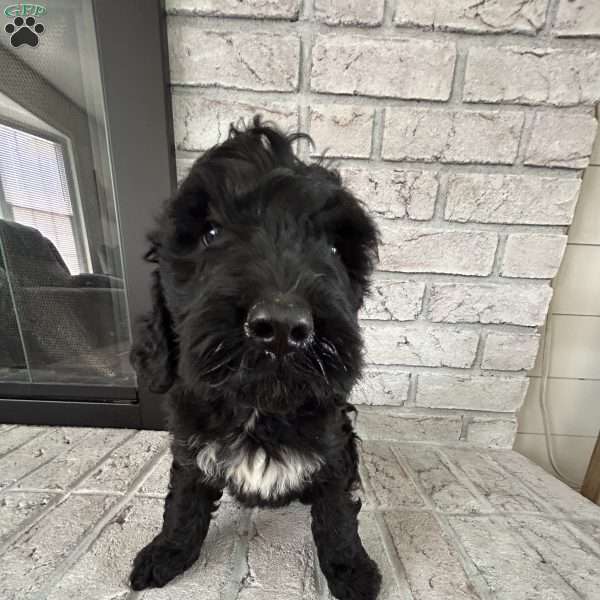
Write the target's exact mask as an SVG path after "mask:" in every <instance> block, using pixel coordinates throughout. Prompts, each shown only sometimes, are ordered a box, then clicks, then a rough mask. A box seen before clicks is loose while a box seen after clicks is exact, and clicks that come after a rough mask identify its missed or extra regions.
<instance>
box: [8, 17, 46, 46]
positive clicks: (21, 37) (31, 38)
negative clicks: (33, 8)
mask: <svg viewBox="0 0 600 600" xmlns="http://www.w3.org/2000/svg"><path fill="white" fill-rule="evenodd" d="M44 29H45V27H44V26H43V25H42V24H41V23H36V22H35V19H34V18H33V17H27V18H26V19H23V17H15V18H14V19H13V22H12V23H9V24H8V25H7V26H6V27H5V28H4V31H6V33H9V34H10V43H11V44H12V45H13V46H14V47H15V48H17V47H18V46H22V45H23V44H27V45H28V46H31V47H32V48H35V47H36V46H37V45H38V44H39V41H40V38H39V35H40V34H42V33H44Z"/></svg>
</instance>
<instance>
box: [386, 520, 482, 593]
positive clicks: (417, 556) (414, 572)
mask: <svg viewBox="0 0 600 600" xmlns="http://www.w3.org/2000/svg"><path fill="white" fill-rule="evenodd" d="M383 518H384V520H385V523H386V525H387V526H388V528H389V530H390V534H391V536H392V540H393V543H394V546H395V548H396V551H397V553H398V556H399V557H400V560H401V561H402V565H403V566H404V571H405V572H406V579H407V581H408V585H409V586H410V591H411V592H412V597H413V598H414V599H415V600H433V599H436V600H442V599H445V598H453V599H454V598H456V599H457V600H458V599H460V600H476V599H478V598H479V595H478V594H477V592H476V591H475V589H474V588H473V585H472V584H471V583H470V581H469V579H468V577H467V574H466V573H465V572H464V570H463V567H462V564H461V558H460V555H459V553H458V550H457V549H456V546H455V545H454V544H453V542H452V541H451V540H450V539H449V538H448V535H447V534H446V533H445V532H444V530H443V529H442V528H441V527H440V525H439V523H438V521H437V519H436V518H435V516H434V515H433V514H430V513H426V512H408V511H406V512H405V511H388V512H386V513H384V515H383Z"/></svg>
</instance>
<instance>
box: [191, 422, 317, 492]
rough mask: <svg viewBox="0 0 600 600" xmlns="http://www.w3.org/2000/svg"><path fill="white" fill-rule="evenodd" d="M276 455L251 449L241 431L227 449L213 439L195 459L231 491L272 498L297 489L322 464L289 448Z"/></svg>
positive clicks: (205, 471)
mask: <svg viewBox="0 0 600 600" xmlns="http://www.w3.org/2000/svg"><path fill="white" fill-rule="evenodd" d="M249 429H250V428H249V427H247V428H246V430H249ZM280 454H281V456H280V458H279V459H274V458H271V457H267V454H266V452H265V451H264V450H263V449H262V448H259V449H258V450H252V451H251V450H250V449H249V448H248V447H247V445H246V443H245V434H242V435H241V436H240V437H239V438H238V439H237V440H236V442H235V443H234V444H232V446H231V447H229V448H222V447H221V446H220V445H219V444H218V443H217V442H213V443H211V444H208V445H206V446H204V447H203V448H201V449H200V452H198V456H197V457H196V462H197V464H198V467H199V468H200V470H201V471H204V473H206V475H207V476H208V477H211V478H212V477H219V476H220V477H223V478H225V480H226V481H227V483H228V484H229V485H231V486H232V487H233V489H234V491H235V490H239V491H240V492H242V493H244V494H257V495H258V496H260V497H261V498H263V499H265V500H274V499H277V498H278V497H280V496H283V495H285V494H287V493H289V492H293V491H298V490H300V489H301V488H302V487H303V485H304V483H305V482H306V481H308V480H309V479H310V477H311V475H312V474H313V473H315V472H316V471H317V470H318V469H319V467H320V466H321V464H322V461H321V460H319V459H318V458H317V457H315V456H312V455H308V454H304V453H299V452H297V451H295V450H291V449H283V450H281V451H280Z"/></svg>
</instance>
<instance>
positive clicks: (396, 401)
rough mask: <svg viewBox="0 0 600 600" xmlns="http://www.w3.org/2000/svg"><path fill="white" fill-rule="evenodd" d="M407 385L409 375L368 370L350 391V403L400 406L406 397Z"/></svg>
mask: <svg viewBox="0 0 600 600" xmlns="http://www.w3.org/2000/svg"><path fill="white" fill-rule="evenodd" d="M409 383H410V374H409V373H402V372H398V371H383V370H381V369H373V368H369V369H366V370H365V372H364V373H363V376H362V378H361V380H360V381H359V382H358V384H357V385H356V386H355V388H354V390H353V391H352V402H353V403H354V404H366V405H389V406H393V405H396V406H402V405H403V404H404V402H406V398H407V396H408V386H409Z"/></svg>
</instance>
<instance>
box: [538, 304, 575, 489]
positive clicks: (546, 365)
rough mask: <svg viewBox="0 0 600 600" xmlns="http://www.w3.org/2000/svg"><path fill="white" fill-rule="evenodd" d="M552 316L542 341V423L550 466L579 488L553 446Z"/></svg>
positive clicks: (566, 480) (562, 477)
mask: <svg viewBox="0 0 600 600" xmlns="http://www.w3.org/2000/svg"><path fill="white" fill-rule="evenodd" d="M551 323H552V318H551V314H550V313H549V314H548V317H547V319H546V327H545V332H544V341H543V343H542V378H541V381H540V393H539V402H540V410H541V412H542V423H543V425H544V441H545V443H546V454H547V456H548V461H549V462H550V466H551V467H552V470H553V471H554V474H555V475H556V476H557V477H558V478H559V479H560V480H561V481H563V482H564V483H566V484H567V485H569V486H571V487H574V488H577V489H579V488H580V487H581V482H578V481H573V479H571V478H570V477H568V476H567V475H565V474H564V473H563V472H562V471H561V470H560V468H559V466H558V464H557V462H556V458H555V456H554V449H553V447H552V434H551V432H550V419H549V415H548V405H547V393H546V390H547V384H548V378H549V376H550V356H551V354H550V351H551V349H552V325H551Z"/></svg>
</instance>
